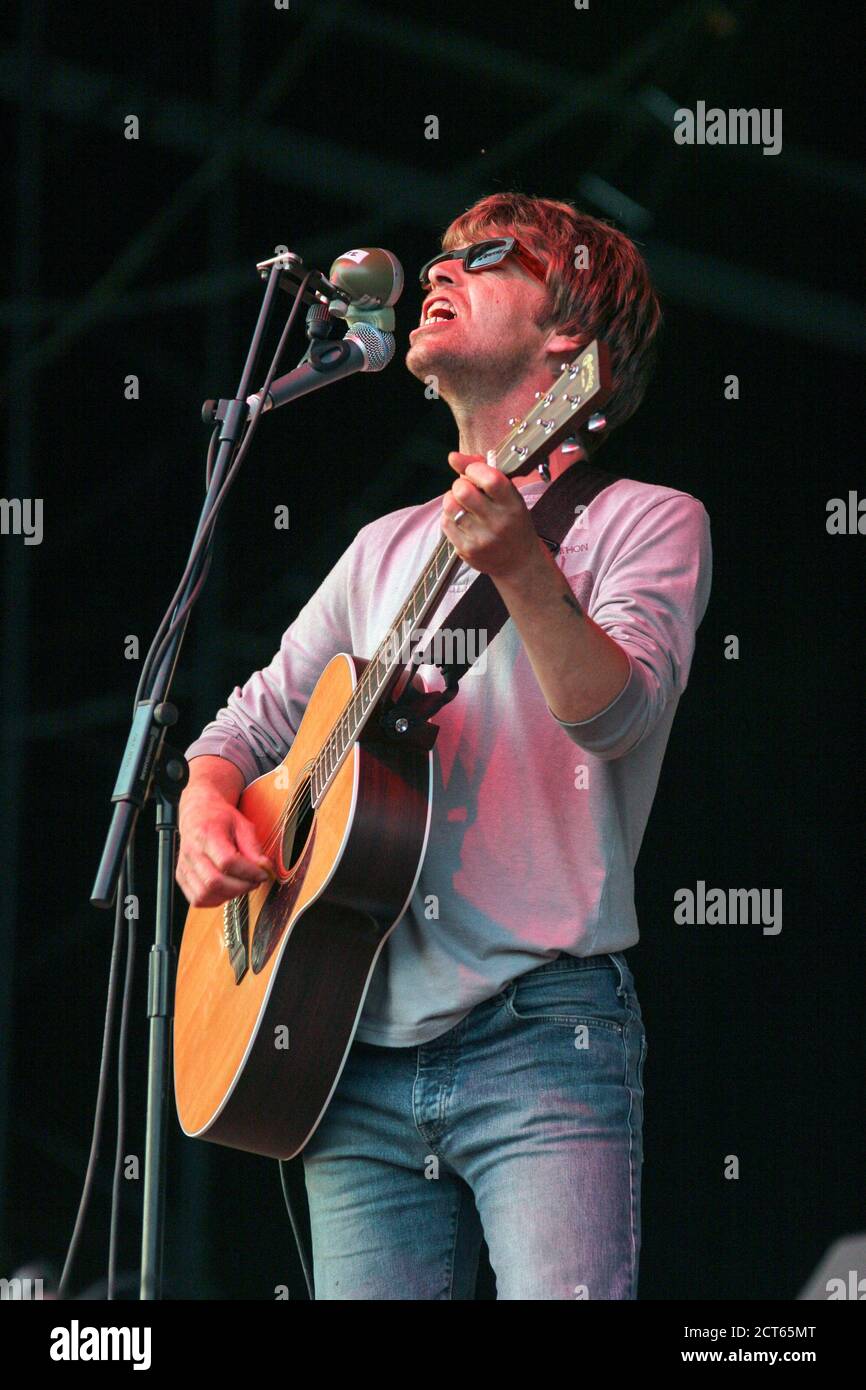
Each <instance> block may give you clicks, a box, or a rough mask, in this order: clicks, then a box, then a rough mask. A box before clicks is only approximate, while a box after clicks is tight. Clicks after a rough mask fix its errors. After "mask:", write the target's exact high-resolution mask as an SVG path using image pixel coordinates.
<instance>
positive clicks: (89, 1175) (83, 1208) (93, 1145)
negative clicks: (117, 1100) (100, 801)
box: [57, 851, 129, 1298]
mask: <svg viewBox="0 0 866 1390" xmlns="http://www.w3.org/2000/svg"><path fill="white" fill-rule="evenodd" d="M128 853H129V852H128V851H127V857H128ZM126 873H127V866H126V863H124V864H123V865H122V867H121V870H120V875H119V877H118V881H117V898H116V901H115V905H114V940H113V942H112V946H111V965H110V967H109V971H108V995H107V999H106V1004H105V1023H104V1025H103V1030H102V1055H101V1057H100V1059H99V1081H98V1083H97V1088H96V1108H95V1111H94V1115H93V1130H92V1132H91V1138H90V1155H89V1157H88V1160H87V1172H86V1173H85V1175H84V1186H83V1188H82V1190H81V1200H80V1201H79V1203H78V1214H77V1216H76V1218H75V1228H74V1230H73V1232H72V1239H71V1240H70V1242H69V1249H68V1250H67V1252H66V1259H65V1261H64V1263H63V1273H62V1274H61V1276H60V1284H59V1286H58V1289H57V1297H58V1298H66V1297H67V1294H68V1289H69V1279H70V1276H71V1274H72V1265H73V1262H74V1260H75V1256H76V1254H77V1253H78V1246H79V1243H80V1241H81V1236H82V1233H83V1231H84V1221H85V1218H86V1216H87V1208H88V1206H89V1204H90V1198H91V1195H92V1192H93V1184H94V1181H95V1179H96V1165H97V1161H98V1159H99V1146H100V1143H101V1140H102V1125H103V1121H104V1118H105V1102H106V1097H107V1095H108V1072H109V1066H108V1061H109V1057H110V1055H111V1038H112V1034H113V1032H114V1014H115V1010H116V1007H117V986H118V980H119V977H120V957H121V942H122V938H123V899H124V897H125V892H124V888H125V885H126Z"/></svg>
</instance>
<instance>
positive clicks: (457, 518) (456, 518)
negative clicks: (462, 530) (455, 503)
mask: <svg viewBox="0 0 866 1390" xmlns="http://www.w3.org/2000/svg"><path fill="white" fill-rule="evenodd" d="M465 515H466V509H465V508H464V507H461V508H460V510H459V512H455V513H454V516H453V518H452V519H453V521H454V525H455V526H459V525H460V518H461V517H463V516H465Z"/></svg>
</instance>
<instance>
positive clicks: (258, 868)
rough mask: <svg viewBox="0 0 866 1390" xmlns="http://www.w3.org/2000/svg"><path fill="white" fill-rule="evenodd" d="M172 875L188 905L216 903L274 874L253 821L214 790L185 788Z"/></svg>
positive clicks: (207, 905) (220, 902)
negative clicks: (178, 843)
mask: <svg viewBox="0 0 866 1390" xmlns="http://www.w3.org/2000/svg"><path fill="white" fill-rule="evenodd" d="M179 821H180V853H179V855H178V861H177V869H176V871H175V878H176V880H177V882H178V884H179V886H180V888H181V889H182V891H183V894H184V897H185V898H186V900H187V902H188V903H189V904H190V906H191V907H220V906H221V905H222V904H223V903H225V902H228V900H229V899H230V898H238V897H240V896H241V895H242V894H243V893H249V892H251V891H252V889H253V888H257V887H258V886H259V884H260V883H264V882H265V880H266V879H268V878H272V877H274V876H275V874H276V867H275V865H274V863H273V861H272V860H271V859H269V858H268V856H267V855H266V854H265V853H264V850H263V848H262V846H261V845H260V844H259V841H258V836H257V834H256V830H255V827H254V826H253V823H252V821H250V820H248V819H247V817H246V816H244V815H242V814H241V812H240V811H239V810H238V808H237V807H236V806H233V805H232V804H231V802H229V801H226V799H225V797H223V796H220V795H219V794H218V793H216V792H211V791H205V790H200V791H199V790H196V791H194V792H192V793H191V794H190V793H189V791H187V792H185V793H184V795H183V796H182V797H181V801H180V815H179Z"/></svg>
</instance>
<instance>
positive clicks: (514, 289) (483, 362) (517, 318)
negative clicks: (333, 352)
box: [406, 230, 551, 405]
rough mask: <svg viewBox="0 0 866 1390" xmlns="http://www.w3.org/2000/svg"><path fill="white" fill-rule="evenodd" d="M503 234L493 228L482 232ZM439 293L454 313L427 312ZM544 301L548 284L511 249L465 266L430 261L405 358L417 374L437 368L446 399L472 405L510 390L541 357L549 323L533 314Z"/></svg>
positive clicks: (534, 372) (539, 366) (533, 373)
mask: <svg viewBox="0 0 866 1390" xmlns="http://www.w3.org/2000/svg"><path fill="white" fill-rule="evenodd" d="M507 234H508V233H507V232H504V231H502V232H500V231H497V230H491V231H489V232H486V233H485V234H484V239H487V238H489V237H493V236H505V235H507ZM479 239H480V238H479ZM437 299H443V300H446V301H447V302H448V303H449V304H450V305H451V307H452V308H453V309H454V310H455V311H456V317H454V318H450V319H445V318H443V319H438V320H437V319H433V320H432V321H431V320H428V319H427V318H426V313H427V309H428V307H429V306H430V305H431V304H433V303H434V301H435V300H437ZM548 302H549V291H548V289H547V287H546V286H545V285H543V284H542V283H541V281H540V280H538V279H536V278H535V277H534V276H533V275H531V274H530V273H529V271H528V270H525V269H524V267H523V266H522V265H521V264H520V262H519V261H518V260H517V258H516V256H514V255H509V256H506V258H505V260H503V261H500V263H499V264H498V265H495V266H491V267H489V269H487V270H482V271H473V272H471V273H470V274H467V272H466V271H465V270H464V268H463V263H462V261H459V260H456V261H439V262H438V263H437V264H436V265H434V266H432V267H431V269H430V288H429V290H428V291H427V292H426V294H425V295H424V297H423V303H422V308H421V317H420V320H419V322H420V326H419V327H417V328H414V329H413V330H412V332H411V333H410V334H409V344H410V346H409V351H408V353H407V355H406V366H407V367H408V369H409V371H410V372H411V373H412V375H413V376H416V377H418V378H419V380H422V381H423V380H424V379H425V378H427V377H429V376H435V377H436V378H437V389H438V391H439V394H440V395H441V396H442V397H443V398H444V399H445V400H449V401H458V400H459V401H461V402H462V403H464V404H467V405H469V404H472V403H478V404H480V403H482V402H488V401H495V400H501V399H504V398H507V397H508V396H509V395H510V393H511V392H512V391H513V390H514V388H515V387H516V386H519V385H520V383H521V382H523V381H525V380H535V379H536V378H537V376H538V373H539V371H540V370H543V368H544V367H545V365H546V354H545V344H546V342H547V341H548V340H549V339H550V337H551V330H550V329H549V328H548V329H546V330H542V329H541V328H539V326H538V322H537V321H538V320H539V319H540V318H542V317H543V314H544V311H545V310H546V307H547V305H548Z"/></svg>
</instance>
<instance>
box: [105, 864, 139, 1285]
mask: <svg viewBox="0 0 866 1390" xmlns="http://www.w3.org/2000/svg"><path fill="white" fill-rule="evenodd" d="M133 850H134V841H131V842H130V845H129V848H128V850H127V853H126V888H127V890H128V892H126V893H124V898H126V897H127V896H134V894H135V868H134V862H133ZM135 906H136V911H134V912H131V913H130V915H129V917H128V918H127V933H126V974H125V976H124V980H123V995H122V1001H121V1006H120V1033H119V1035H118V1040H117V1138H116V1141H115V1147H114V1181H113V1183H112V1187H111V1230H110V1234H109V1238H108V1288H107V1291H106V1298H107V1299H108V1300H113V1299H114V1297H115V1294H116V1291H117V1245H118V1227H119V1224H120V1208H121V1205H122V1202H121V1196H120V1194H121V1190H122V1187H123V1160H124V1157H125V1155H124V1152H123V1150H124V1140H125V1138H126V1059H127V1050H128V1042H129V1019H130V1014H131V1012H132V979H133V975H134V973H135V946H136V924H137V922H138V912H137V904H136V905H135Z"/></svg>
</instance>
